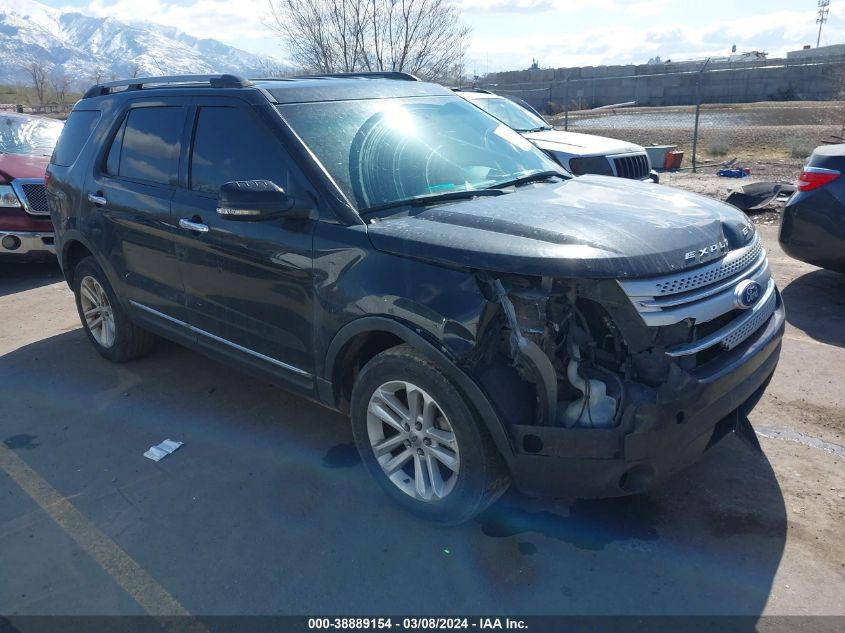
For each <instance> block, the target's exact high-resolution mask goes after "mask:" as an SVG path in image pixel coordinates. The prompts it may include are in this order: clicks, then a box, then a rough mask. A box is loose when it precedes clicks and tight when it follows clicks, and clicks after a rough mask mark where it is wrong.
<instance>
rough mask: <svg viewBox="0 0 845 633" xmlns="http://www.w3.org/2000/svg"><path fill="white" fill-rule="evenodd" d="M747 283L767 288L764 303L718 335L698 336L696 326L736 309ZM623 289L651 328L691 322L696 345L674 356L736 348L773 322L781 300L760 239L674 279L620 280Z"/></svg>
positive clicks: (739, 315) (673, 352) (740, 315)
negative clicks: (738, 291)
mask: <svg viewBox="0 0 845 633" xmlns="http://www.w3.org/2000/svg"><path fill="white" fill-rule="evenodd" d="M746 279H750V280H753V281H756V282H757V283H759V284H760V286H761V287H762V288H763V289H764V293H763V296H762V297H761V299H760V301H759V302H758V303H757V304H756V305H755V306H754V307H753V308H752V309H750V310H742V311H740V310H737V315H736V317H735V318H734V319H733V320H732V321H730V322H729V323H727V324H726V325H725V326H723V327H720V328H719V329H718V330H716V331H715V332H713V333H708V334H707V335H705V336H703V338H699V337H697V336H696V334H695V332H696V328H695V326H696V325H698V324H702V323H708V322H710V321H713V320H714V319H717V318H719V317H721V316H723V315H726V314H728V313H730V312H732V311H734V310H736V308H737V304H736V303H735V299H734V290H735V288H736V286H737V284H738V283H739V282H740V281H743V280H746ZM619 285H620V286H621V287H622V289H623V290H624V291H625V293H626V294H627V295H628V298H629V299H630V300H631V302H632V303H633V304H634V307H635V308H636V309H637V312H639V314H640V316H641V317H642V319H643V321H645V323H646V325H647V326H649V327H661V326H668V325H673V324H675V323H680V322H682V321H688V322H690V324H691V338H692V339H693V340H692V341H691V342H688V343H685V344H682V345H679V346H678V347H675V348H672V349H669V350H667V352H666V353H667V354H669V355H670V356H684V355H690V354H695V353H697V352H700V351H702V350H704V349H707V348H709V347H713V346H715V345H721V347H722V348H723V349H725V350H730V349H733V348H734V347H736V346H737V345H739V344H740V343H741V342H742V341H744V340H746V339H747V338H748V337H749V336H751V335H752V334H753V333H754V332H756V331H757V330H758V329H759V328H760V327H761V326H762V325H763V324H764V323H765V322H766V321H767V320H768V319H769V317H771V315H772V313H773V312H774V311H775V309H776V307H777V300H778V299H777V297H778V294H777V289H776V288H775V283H774V280H772V277H771V273H770V271H769V263H768V260H767V259H766V251H765V249H763V247H762V245H761V244H760V240H759V237H758V236H756V235H755V236H754V238H753V241H752V242H751V244H749V245H748V246H746V247H744V248H742V249H738V250H736V251H732V252H730V253H728V254H727V255H726V256H725V257H723V258H722V259H721V260H719V261H718V262H713V263H711V264H708V265H706V266H702V267H699V268H697V269H695V270H693V271H684V272H680V273H675V274H673V275H664V276H661V277H655V278H651V279H634V280H626V281H620V282H619ZM711 329H712V328H711ZM696 339H697V340H696Z"/></svg>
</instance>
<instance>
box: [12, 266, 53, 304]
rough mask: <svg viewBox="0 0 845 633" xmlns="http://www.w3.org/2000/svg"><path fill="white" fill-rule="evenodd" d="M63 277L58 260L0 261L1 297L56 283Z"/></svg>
mask: <svg viewBox="0 0 845 633" xmlns="http://www.w3.org/2000/svg"><path fill="white" fill-rule="evenodd" d="M63 279H64V277H62V270H61V268H59V264H58V263H57V262H38V263H35V262H33V263H25V264H24V263H21V264H17V263H7V262H0V297H5V296H6V295H11V294H15V293H18V292H23V291H25V290H32V289H33V288H38V287H40V286H47V285H49V284H54V283H56V282H57V281H62V280H63Z"/></svg>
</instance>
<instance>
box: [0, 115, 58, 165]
mask: <svg viewBox="0 0 845 633" xmlns="http://www.w3.org/2000/svg"><path fill="white" fill-rule="evenodd" d="M62 127H63V124H62V122H61V121H54V120H52V119H40V118H36V117H30V116H25V115H9V114H0V154H28V155H34V156H49V155H50V154H52V153H53V148H54V147H55V146H56V141H57V140H58V139H59V134H60V133H61V131H62Z"/></svg>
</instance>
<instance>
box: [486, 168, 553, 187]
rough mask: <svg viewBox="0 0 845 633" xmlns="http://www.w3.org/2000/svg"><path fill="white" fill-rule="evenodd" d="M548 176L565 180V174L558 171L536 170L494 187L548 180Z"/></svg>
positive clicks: (516, 185) (517, 185)
mask: <svg viewBox="0 0 845 633" xmlns="http://www.w3.org/2000/svg"><path fill="white" fill-rule="evenodd" d="M549 178H563V179H564V180H565V179H566V175H565V174H563V173H561V172H559V171H538V172H535V173H533V174H526V175H525V176H520V177H519V178H514V179H513V180H508V181H507V182H500V183H498V184H497V185H496V187H519V186H520V185H527V184H528V183H530V182H539V181H542V180H548V179H549Z"/></svg>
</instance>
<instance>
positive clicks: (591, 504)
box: [0, 330, 787, 631]
mask: <svg viewBox="0 0 845 633" xmlns="http://www.w3.org/2000/svg"><path fill="white" fill-rule="evenodd" d="M0 401H2V402H4V407H3V412H2V415H0V442H3V443H5V446H6V447H7V448H8V449H9V450H14V451H15V452H16V454H17V455H18V456H19V457H20V458H21V459H23V460H25V461H26V462H27V464H29V466H30V467H31V468H32V469H33V470H34V471H35V472H37V473H38V474H39V475H40V476H41V477H43V478H44V479H45V480H46V481H47V482H49V483H50V484H51V485H52V486H54V487H56V488H57V489H58V490H59V492H60V494H61V495H62V496H64V497H65V498H68V499H71V500H72V503H73V504H74V505H75V506H76V507H77V508H78V509H79V510H80V511H81V512H82V513H83V514H84V515H85V516H86V517H87V518H88V520H89V521H91V522H92V523H93V524H94V525H95V526H96V527H97V528H98V529H99V530H101V531H102V532H103V533H104V534H106V535H114V537H113V538H116V539H119V543H120V545H121V547H122V548H124V549H125V550H126V552H127V553H128V554H129V555H130V556H131V557H133V558H134V559H135V560H137V561H139V562H142V564H143V565H144V568H145V570H146V571H147V572H148V573H149V574H150V575H151V576H152V577H153V578H155V579H156V580H157V581H158V582H159V583H160V584H162V585H163V586H166V587H168V590H169V591H170V592H171V593H172V594H173V595H174V597H175V598H176V599H177V600H179V601H180V602H182V603H183V604H190V605H191V611H192V613H196V614H201V615H231V614H236V613H253V614H255V613H263V614H270V613H273V614H303V613H319V614H321V615H330V614H345V615H356V614H358V615H363V614H370V615H372V614H374V613H375V614H394V615H403V614H405V615H408V614H415V615H439V616H447V615H458V614H468V613H475V614H484V615H485V616H487V615H490V616H493V615H571V614H575V615H591V614H603V615H631V614H636V615H643V616H648V615H689V614H708V615H743V616H751V617H749V618H748V619H747V624H748V626H747V628H740V629H736V628H734V629H732V630H748V631H752V630H754V627H755V624H756V621H757V616H759V615H760V614H761V613H762V610H763V608H764V607H765V605H766V603H767V600H768V598H769V595H770V591H771V588H772V582H773V578H774V575H775V572H776V570H777V569H778V565H779V563H780V560H781V557H782V555H783V550H784V545H785V539H786V527H787V522H786V511H785V507H784V500H783V496H782V494H781V490H780V487H779V485H778V482H777V480H776V478H775V475H774V473H773V471H772V467H771V465H770V464H769V462H768V461H767V460H766V458H765V456H763V455H761V454H754V453H751V452H750V451H749V450H748V449H746V447H745V446H744V445H743V444H741V443H740V442H739V441H737V440H736V439H735V438H733V437H728V438H726V439H725V440H724V441H723V442H722V443H721V444H719V445H717V446H716V447H714V448H713V449H712V450H711V451H710V452H708V453H707V454H706V455H705V456H704V458H703V459H702V460H701V461H700V462H699V463H697V464H695V465H694V466H692V467H691V468H689V469H688V470H686V471H684V472H683V473H681V474H680V475H678V476H677V477H676V478H675V479H673V480H672V481H670V482H669V483H667V484H666V485H664V486H663V487H661V488H659V489H657V490H656V491H654V492H652V493H650V494H647V495H641V496H637V497H627V498H621V499H609V500H598V501H585V500H579V501H574V502H567V501H555V500H542V499H531V498H528V497H525V496H523V495H521V494H519V493H518V492H516V491H513V490H512V491H510V492H508V493H506V494H505V496H504V497H503V498H501V499H500V500H499V501H498V502H497V503H495V504H494V505H493V506H492V507H491V508H489V509H488V510H487V511H486V512H485V513H483V514H482V515H480V516H479V517H477V518H476V519H475V520H473V521H470V522H468V523H466V524H464V525H460V526H457V527H445V528H444V527H441V526H436V525H432V524H429V523H426V522H424V521H422V520H419V519H417V518H415V517H413V516H411V515H409V514H407V513H406V512H404V511H402V510H401V509H399V508H398V507H396V506H395V505H394V504H393V503H392V502H391V501H390V500H389V499H388V497H387V496H386V495H385V494H383V493H382V492H381V491H380V490H379V488H378V486H377V485H376V484H375V483H374V482H373V481H372V480H371V479H370V477H369V476H368V474H367V473H366V472H365V470H364V468H363V467H362V465H361V463H360V459H358V456H357V453H356V451H355V449H354V446H353V444H352V442H353V439H352V433H351V429H350V426H349V423H348V420H347V419H346V418H345V417H343V416H341V415H339V414H337V413H334V412H331V411H329V410H327V409H325V408H323V407H321V406H319V405H317V404H314V403H312V402H310V401H307V400H305V399H302V398H299V397H296V396H293V395H290V394H288V393H287V392H285V391H284V390H283V389H281V388H278V387H274V386H272V385H269V384H268V383H267V382H266V381H264V380H260V379H256V378H253V377H251V376H249V375H247V374H244V373H242V372H240V371H238V370H237V369H235V368H234V367H231V366H230V365H229V364H225V363H219V362H216V361H211V360H209V359H207V358H205V357H204V356H201V355H199V354H196V353H194V352H191V351H188V350H185V349H184V348H181V347H179V346H176V345H162V346H160V347H159V349H158V350H157V351H156V352H155V353H153V354H152V355H151V356H149V357H148V358H145V359H141V360H138V361H135V362H131V363H127V364H123V365H114V364H111V363H108V362H107V361H105V360H103V359H102V358H100V357H99V356H98V355H97V354H96V353H95V352H94V351H93V349H92V348H91V346H90V344H89V343H88V342H87V340H86V338H85V336H84V334H83V333H82V331H81V330H74V331H71V332H66V333H63V334H60V335H57V336H53V337H50V338H46V339H44V340H41V341H38V342H35V343H32V344H30V345H27V346H24V347H21V348H18V349H17V350H15V351H13V352H10V353H9V354H6V355H5V356H2V357H0ZM165 438H170V439H174V440H178V441H183V442H184V443H185V444H184V446H182V447H181V448H180V449H179V450H178V451H176V452H174V453H173V454H172V455H169V456H168V457H166V458H165V459H163V460H162V461H161V462H159V463H154V462H151V461H149V460H146V459H144V458H143V457H142V454H143V452H144V451H145V450H146V449H147V448H149V447H150V446H151V445H153V444H157V443H159V442H160V441H162V440H163V439H165ZM2 485H3V481H2V478H1V477H0V495H3V494H6V493H4V491H3V489H2ZM7 485H8V484H7ZM10 485H14V484H10ZM10 498H13V497H10ZM12 511H13V510H12V509H11V508H6V509H5V510H4V512H5V513H7V514H8V513H10V512H12ZM27 512H29V514H27ZM20 515H21V516H20V517H19V518H17V519H14V520H16V521H19V522H22V524H23V523H25V521H26V518H27V517H29V516H31V515H32V513H31V510H30V509H29V508H23V509H21V510H20ZM7 520H9V519H7ZM68 543H69V544H68V545H67V547H72V545H73V543H72V542H70V541H68ZM28 555H29V556H30V557H29V558H28V559H27V560H28V563H27V564H28V565H29V566H30V568H32V569H34V570H41V569H42V568H45V569H50V570H51V573H52V574H55V575H57V577H61V576H62V573H63V567H62V565H70V566H72V565H73V555H72V552H68V553H67V555H64V556H58V557H57V556H55V555H53V556H52V558H50V560H46V555H45V554H41V553H40V551H39V550H38V549H37V548H34V546H33V549H32V552H30V554H28ZM0 556H2V544H0ZM63 561H64V562H63ZM67 573H74V572H73V571H72V570H71V571H70V572H67ZM197 578H202V579H203V582H202V583H197ZM10 580H11V579H10ZM19 585H20V583H13V584H9V583H3V582H2V581H0V612H3V611H4V610H5V611H6V612H10V611H11V610H12V609H17V611H16V612H20V613H33V612H35V614H38V613H37V609H35V608H34V607H33V608H30V609H29V610H27V609H26V608H24V607H21V606H20V604H19V602H20V600H19V598H18V596H19V595H20V594H23V593H25V591H24V588H21V587H20V586H19ZM87 586H88V585H86V584H85V583H73V587H75V589H73V590H70V589H68V590H67V592H66V595H65V598H66V599H67V600H72V601H73V604H75V605H79V604H83V605H84V604H89V601H90V604H96V605H97V609H98V612H102V611H104V610H105V612H108V611H109V609H117V608H118V607H117V606H110V603H108V602H103V599H102V598H101V596H100V595H95V594H91V595H89V594H88V593H86V591H90V590H88V589H86V587H87ZM39 587H40V585H39V586H35V587H33V588H32V591H33V592H34V595H35V596H38V595H39V594H38V592H39V591H40V589H39ZM74 592H76V593H74ZM28 595H29V594H28ZM50 599H51V600H53V598H50ZM16 601H17V602H16ZM36 604H37V603H36ZM60 604H61V603H57V602H55V601H53V602H51V605H52V606H51V608H53V609H61V606H60ZM114 604H115V605H116V604H117V603H114ZM57 605H59V606H57ZM743 626H744V625H743Z"/></svg>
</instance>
